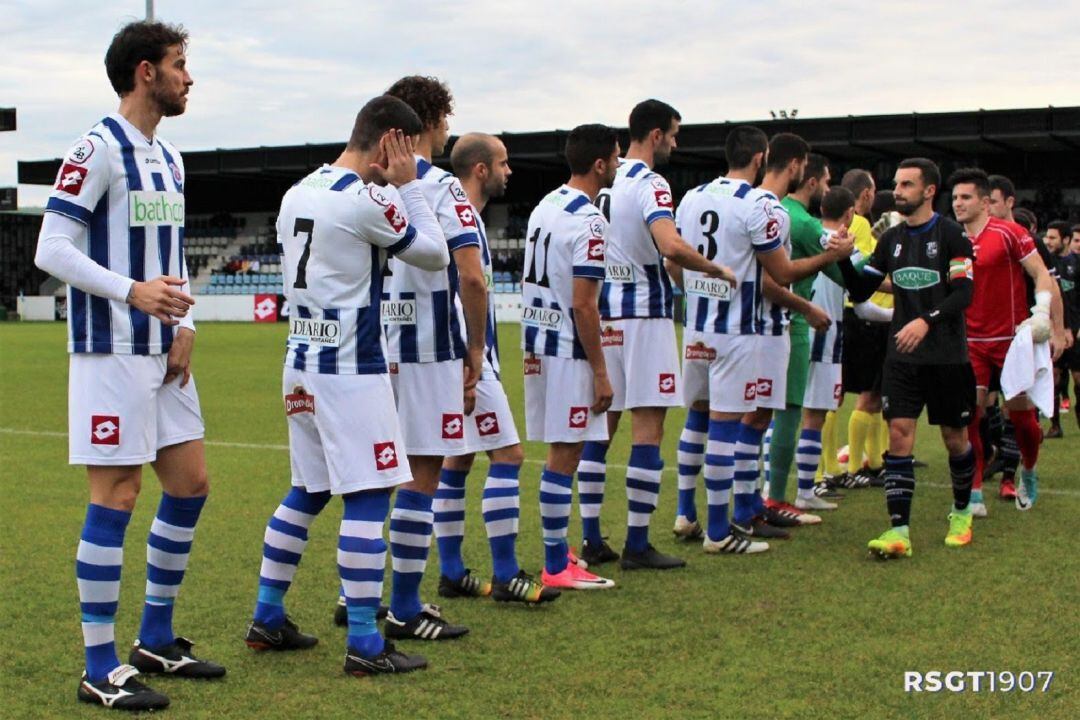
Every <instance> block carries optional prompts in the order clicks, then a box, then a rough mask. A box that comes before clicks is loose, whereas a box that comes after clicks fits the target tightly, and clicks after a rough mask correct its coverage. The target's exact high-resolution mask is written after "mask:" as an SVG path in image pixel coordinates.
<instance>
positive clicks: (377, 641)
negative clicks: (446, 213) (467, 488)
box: [245, 95, 450, 676]
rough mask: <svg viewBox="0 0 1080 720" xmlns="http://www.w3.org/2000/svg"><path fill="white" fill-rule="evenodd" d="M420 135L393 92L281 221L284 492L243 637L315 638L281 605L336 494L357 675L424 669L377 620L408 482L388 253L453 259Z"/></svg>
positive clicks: (297, 194)
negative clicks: (396, 507) (389, 359)
mask: <svg viewBox="0 0 1080 720" xmlns="http://www.w3.org/2000/svg"><path fill="white" fill-rule="evenodd" d="M420 131H421V122H420V118H419V117H417V115H416V113H415V112H413V111H412V109H411V108H409V106H408V105H406V104H405V103H404V102H402V101H401V100H398V99H397V98H393V97H389V96H386V95H383V96H380V97H377V98H375V99H373V100H371V101H369V102H368V103H367V104H366V105H365V106H364V107H363V109H361V110H360V113H359V114H358V115H357V117H356V122H355V124H354V126H353V130H352V133H351V135H350V137H349V141H348V144H347V145H346V147H345V150H344V152H342V153H341V155H340V156H339V157H338V158H337V160H335V161H334V163H333V164H332V165H324V166H322V167H321V168H319V169H318V170H316V171H315V172H313V173H311V174H310V175H308V176H307V177H305V178H304V179H302V180H301V181H300V182H298V183H297V184H296V185H294V186H293V187H292V188H291V189H290V190H289V191H288V192H287V193H285V197H284V198H283V199H282V201H281V210H280V211H279V213H278V219H277V233H278V242H279V243H280V244H281V246H282V248H283V253H282V265H283V266H284V274H285V282H284V285H285V297H286V298H287V299H288V301H289V305H290V307H291V309H292V312H291V314H290V319H289V337H288V341H287V344H286V353H285V366H284V370H283V372H282V395H283V396H284V405H285V416H286V419H287V422H288V426H289V458H290V461H291V465H292V488H291V490H290V491H289V493H288V494H287V495H286V496H285V498H284V499H283V500H282V502H281V504H280V505H279V506H278V508H277V510H275V511H274V514H273V515H272V516H271V518H270V521H269V522H268V523H267V526H266V533H265V535H264V539H263V561H262V567H261V569H260V571H259V594H258V601H257V603H256V605H255V613H254V618H253V620H252V621H251V624H250V625H249V626H248V631H247V636H246V637H245V642H246V643H247V644H248V646H249V647H252V648H254V649H256V650H298V649H305V648H310V647H312V646H314V645H315V644H316V643H317V642H318V640H317V639H316V638H315V637H313V636H311V635H306V634H304V633H302V632H300V630H299V628H298V627H297V626H296V624H295V623H294V622H293V621H292V620H290V619H289V617H288V616H287V615H286V614H285V604H284V599H285V593H286V592H287V591H288V589H289V586H290V585H291V584H292V580H293V577H294V575H295V573H296V569H297V566H298V565H299V563H300V559H301V556H302V555H303V552H304V548H305V547H306V545H307V539H308V529H309V527H310V526H311V523H312V522H313V521H314V520H315V517H316V516H317V515H318V514H319V513H320V512H321V511H322V509H323V508H324V507H326V504H327V503H328V502H329V501H330V498H331V497H332V496H334V495H339V496H341V499H342V501H343V504H344V512H343V515H342V520H341V529H340V534H339V537H338V553H337V561H338V572H339V574H340V576H341V586H342V589H343V592H344V595H345V602H346V605H347V613H348V627H349V630H348V639H347V644H346V652H345V672H347V673H350V674H352V675H356V676H364V675H370V674H377V673H400V672H409V671H412V670H417V669H420V668H423V667H426V666H427V661H426V660H425V659H424V658H423V657H421V656H419V655H405V654H403V653H400V652H398V651H397V650H396V649H395V647H394V644H393V643H390V642H386V641H384V639H383V637H382V636H381V635H380V634H379V631H378V629H377V628H376V626H375V613H376V611H377V608H378V606H379V598H380V597H381V595H382V584H383V574H384V572H385V566H386V543H385V541H384V540H383V524H384V522H385V520H386V515H387V513H388V512H389V511H390V494H391V492H393V488H394V487H397V486H400V485H402V484H404V483H407V482H409V481H410V479H411V473H410V470H409V464H408V463H407V462H405V461H404V459H403V458H402V457H401V455H400V452H401V450H402V448H403V447H404V445H405V439H404V436H403V433H402V429H401V427H400V425H399V423H398V414H397V411H396V410H395V404H394V395H393V390H392V388H391V386H390V379H389V377H388V375H387V366H386V361H385V359H384V357H383V350H382V328H381V327H380V320H381V318H380V302H379V300H380V296H381V293H382V284H383V275H382V270H383V266H384V264H385V262H386V259H387V257H389V256H394V257H396V258H397V259H398V261H399V262H401V263H409V264H415V265H416V266H418V267H420V268H423V269H425V270H428V271H431V272H435V271H438V270H440V269H442V268H445V267H446V266H447V264H448V263H449V262H450V257H449V252H448V251H447V248H446V243H445V241H444V240H443V237H442V232H441V231H440V229H439V225H438V223H437V222H436V220H435V217H434V216H433V214H432V211H431V209H430V208H429V207H428V205H427V202H426V200H425V198H424V193H423V191H422V190H421V187H420V183H419V182H418V181H417V179H416V161H415V159H414V158H413V146H412V138H413V137H414V136H416V135H418V134H419V133H420ZM385 184H390V185H392V186H394V187H396V188H397V189H398V193H397V197H400V198H401V200H402V203H403V208H404V213H403V212H402V209H401V208H399V206H398V205H397V204H396V203H395V201H394V200H392V199H391V198H390V197H389V196H388V195H386V194H384V193H383V192H382V190H381V189H380V188H379V187H378V186H379V185H385ZM389 627H393V626H389ZM437 628H438V626H436V629H437Z"/></svg>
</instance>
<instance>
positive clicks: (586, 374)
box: [524, 353, 608, 443]
mask: <svg viewBox="0 0 1080 720" xmlns="http://www.w3.org/2000/svg"><path fill="white" fill-rule="evenodd" d="M524 365H525V436H526V437H527V438H528V439H529V440H538V441H541V442H547V443H553V442H567V443H575V442H584V441H586V440H607V439H608V431H607V414H606V413H601V414H599V415H594V414H593V413H592V411H590V410H589V408H590V407H591V406H592V404H593V374H592V368H591V367H589V363H588V361H586V360H574V359H572V358H561V357H547V356H541V355H533V354H532V353H525V360H524Z"/></svg>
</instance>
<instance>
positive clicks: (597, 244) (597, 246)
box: [588, 238, 604, 262]
mask: <svg viewBox="0 0 1080 720" xmlns="http://www.w3.org/2000/svg"><path fill="white" fill-rule="evenodd" d="M588 254H589V259H590V260H594V261H596V262H603V261H604V241H603V239H602V238H590V239H589V251H588Z"/></svg>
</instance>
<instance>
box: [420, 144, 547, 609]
mask: <svg viewBox="0 0 1080 720" xmlns="http://www.w3.org/2000/svg"><path fill="white" fill-rule="evenodd" d="M450 164H451V166H453V169H454V173H455V174H456V175H457V176H458V178H459V179H460V181H461V187H462V188H463V189H464V190H465V192H466V193H467V195H468V202H469V204H470V209H471V212H472V213H473V217H474V218H475V220H476V229H477V233H478V234H479V236H480V252H481V258H482V260H483V271H484V278H485V285H486V288H485V291H486V292H489V293H490V292H491V276H492V274H491V273H492V271H491V249H490V247H489V246H488V240H487V233H486V232H485V230H484V222H483V220H482V219H481V217H480V213H482V212H483V211H484V208H485V207H486V206H487V204H488V201H489V200H491V199H492V198H497V197H501V196H502V195H503V193H505V192H506V184H507V181H508V180H509V179H510V175H511V170H510V163H509V159H508V157H507V154H506V147H505V146H504V145H503V143H502V141H501V140H499V139H498V138H497V137H495V136H494V135H484V134H481V133H468V134H466V135H462V136H461V137H460V138H458V141H457V142H456V143H454V147H453V149H452V150H451V152H450ZM462 322H463V323H464V322H465V321H464V320H462ZM485 330H486V332H485V337H486V340H485V348H484V364H483V370H482V371H481V373H480V381H479V382H478V383H477V384H476V408H475V409H474V410H473V414H472V416H471V417H470V418H469V419H468V420H466V422H465V438H466V443H467V444H468V446H469V447H470V448H475V449H477V450H483V451H486V452H487V455H488V458H489V459H490V461H491V465H490V467H489V468H488V477H487V481H486V482H485V483H484V498H483V502H482V506H481V509H482V512H483V517H484V527H485V529H486V530H487V536H488V543H489V545H490V546H491V558H492V562H493V565H494V570H493V575H492V580H491V596H492V597H493V598H494V599H495V600H497V601H499V602H511V601H516V602H523V603H541V602H550V601H552V600H554V599H556V598H557V597H559V591H558V590H556V589H555V588H548V587H544V586H543V585H542V584H541V583H539V582H538V581H537V580H535V579H534V578H533V577H532V576H531V575H529V574H528V573H526V572H525V571H524V570H522V569H521V568H520V567H519V566H518V562H517V556H516V553H515V550H514V546H515V543H516V542H517V535H518V515H519V513H520V507H521V501H520V495H519V490H518V474H519V472H520V471H521V464H522V462H524V460H525V454H524V452H523V451H522V449H521V442H520V441H519V440H518V434H517V428H516V427H515V425H514V414H513V413H512V412H511V410H510V403H509V401H508V400H507V397H506V392H505V391H504V390H503V386H502V382H501V381H500V379H499V371H500V368H499V342H498V336H497V335H496V330H495V303H494V298H492V297H490V296H489V298H488V303H487V322H486V328H485ZM474 456H475V454H474V453H472V452H470V453H467V454H465V455H458V456H451V457H447V458H446V460H444V461H443V467H442V474H441V476H440V478H439V489H438V491H437V492H436V493H435V505H434V510H435V537H436V540H437V542H438V545H439V563H440V566H441V569H442V573H441V577H440V578H439V594H440V595H442V596H444V597H462V596H465V597H475V596H476V595H477V593H476V591H475V590H474V588H475V586H476V584H477V583H478V582H479V581H478V580H477V579H476V578H474V577H472V575H471V573H470V572H469V570H468V569H466V567H465V561H464V559H463V558H462V554H461V544H462V541H463V540H464V537H465V479H466V478H467V477H468V475H469V471H470V470H471V469H472V465H473V458H474Z"/></svg>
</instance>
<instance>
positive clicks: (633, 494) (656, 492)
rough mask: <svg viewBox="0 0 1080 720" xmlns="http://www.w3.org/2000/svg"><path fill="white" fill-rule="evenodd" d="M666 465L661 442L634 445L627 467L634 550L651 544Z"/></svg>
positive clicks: (629, 534)
mask: <svg viewBox="0 0 1080 720" xmlns="http://www.w3.org/2000/svg"><path fill="white" fill-rule="evenodd" d="M663 469H664V461H663V459H662V458H661V457H660V446H659V445H633V446H631V448H630V462H629V463H628V464H627V467H626V505H627V511H626V549H627V550H629V551H630V552H644V551H645V549H646V548H647V547H648V546H649V521H650V520H651V519H652V514H653V511H655V510H656V504H657V503H658V502H659V500H660V477H661V472H662V471H663ZM578 477H580V475H579V476H578Z"/></svg>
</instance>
